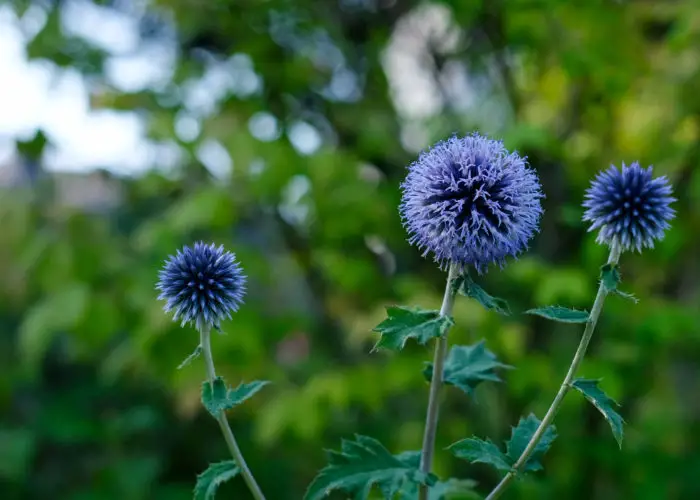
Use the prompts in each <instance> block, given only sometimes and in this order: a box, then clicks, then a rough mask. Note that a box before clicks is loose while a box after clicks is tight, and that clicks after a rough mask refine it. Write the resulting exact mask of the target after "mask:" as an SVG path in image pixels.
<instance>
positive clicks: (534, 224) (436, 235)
mask: <svg viewBox="0 0 700 500" xmlns="http://www.w3.org/2000/svg"><path fill="white" fill-rule="evenodd" d="M408 170H409V171H408V175H407V177H406V180H405V181H404V183H403V184H402V186H401V187H402V189H403V197H402V201H401V206H400V213H401V218H402V221H403V224H404V226H405V227H406V229H407V231H408V233H409V242H410V243H411V244H414V245H416V246H417V247H418V248H420V249H421V250H423V256H426V255H427V254H429V253H432V254H433V257H434V259H435V261H436V262H438V263H439V264H440V266H441V267H444V266H445V265H447V264H449V263H455V264H461V265H467V266H473V267H475V268H476V269H477V271H478V272H483V271H484V270H485V269H486V268H487V267H488V266H489V265H490V264H499V265H501V266H502V265H503V264H504V263H505V259H506V257H508V256H513V257H515V256H517V255H518V254H519V253H520V252H522V251H524V250H526V249H527V247H528V242H529V240H530V239H531V238H532V236H533V235H534V233H535V232H537V230H538V224H539V220H540V217H541V215H542V206H541V202H540V200H541V198H543V197H544V196H543V194H542V192H541V187H540V183H539V181H538V178H537V175H536V174H535V172H534V171H533V170H531V169H530V168H528V166H527V163H526V160H525V158H523V157H521V156H519V155H518V154H517V153H510V152H509V151H507V150H506V149H505V147H504V146H503V143H502V142H501V141H496V140H491V139H488V138H486V137H483V136H481V135H479V134H472V135H470V136H467V137H463V138H458V137H452V138H450V139H448V140H445V141H441V142H438V143H437V144H435V145H434V146H433V147H432V148H430V149H429V150H428V151H426V152H424V153H422V154H421V155H420V157H419V158H418V160H417V161H415V162H414V163H413V164H411V165H410V166H409V167H408Z"/></svg>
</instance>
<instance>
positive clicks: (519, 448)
mask: <svg viewBox="0 0 700 500" xmlns="http://www.w3.org/2000/svg"><path fill="white" fill-rule="evenodd" d="M539 425H540V420H539V419H538V418H537V417H536V416H535V415H533V414H532V413H531V414H530V415H528V416H527V417H521V418H520V422H518V425H517V426H516V427H513V430H512V433H511V436H510V440H509V441H508V442H507V443H506V455H507V456H508V458H509V459H510V461H511V463H513V464H514V463H515V462H516V461H517V460H518V458H520V455H522V453H523V451H525V448H526V447H527V444H528V443H529V442H530V439H531V438H532V436H533V434H535V431H536V430H537V427H539ZM556 437H557V430H556V427H554V426H553V425H550V426H549V427H547V430H545V431H544V434H543V435H542V439H540V441H539V443H537V446H536V447H535V451H533V452H532V455H530V458H528V460H527V462H526V463H525V467H524V468H523V470H524V471H525V472H529V471H537V470H541V469H542V464H541V463H540V460H541V459H542V457H543V456H544V454H545V453H547V450H549V447H550V446H551V445H552V442H553V441H554V440H555V439H556Z"/></svg>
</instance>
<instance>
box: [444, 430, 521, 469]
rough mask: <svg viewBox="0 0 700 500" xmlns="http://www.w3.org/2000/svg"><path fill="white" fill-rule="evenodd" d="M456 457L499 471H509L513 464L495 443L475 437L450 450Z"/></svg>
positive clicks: (459, 442) (464, 440)
mask: <svg viewBox="0 0 700 500" xmlns="http://www.w3.org/2000/svg"><path fill="white" fill-rule="evenodd" d="M448 449H449V450H450V451H451V452H452V454H453V455H454V456H456V457H457V458H461V459H463V460H469V461H470V462H474V463H482V464H488V465H491V466H493V467H495V468H496V469H498V470H502V471H509V470H511V468H512V465H513V462H512V461H511V460H510V459H509V458H508V457H507V456H506V455H504V454H503V452H502V451H501V450H499V449H498V446H496V445H495V444H494V443H493V441H491V440H490V439H487V440H486V441H483V440H481V439H479V438H476V437H473V438H468V439H462V440H461V441H457V442H456V443H453V444H452V445H450V447H449V448H448Z"/></svg>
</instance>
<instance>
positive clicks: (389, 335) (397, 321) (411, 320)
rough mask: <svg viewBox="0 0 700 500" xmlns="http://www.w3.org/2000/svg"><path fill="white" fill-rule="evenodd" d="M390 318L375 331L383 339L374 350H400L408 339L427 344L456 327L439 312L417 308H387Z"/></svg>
mask: <svg viewBox="0 0 700 500" xmlns="http://www.w3.org/2000/svg"><path fill="white" fill-rule="evenodd" d="M386 312H387V315H388V318H387V319H385V320H384V321H382V322H381V323H379V324H378V325H377V326H376V327H375V328H374V330H373V331H375V332H378V333H379V334H380V335H381V337H380V338H379V341H378V342H377V344H376V345H375V346H374V349H373V350H376V349H379V348H382V347H383V348H385V349H391V350H395V351H397V350H400V349H403V347H404V346H405V345H406V341H407V340H408V339H415V340H416V341H417V342H418V343H419V344H425V343H426V342H428V341H429V340H430V339H432V338H436V337H441V336H442V335H444V334H445V332H447V330H449V329H450V327H451V326H452V325H454V321H453V320H452V318H451V317H449V316H440V313H439V312H438V311H429V310H426V309H420V308H417V307H403V306H390V307H387V308H386Z"/></svg>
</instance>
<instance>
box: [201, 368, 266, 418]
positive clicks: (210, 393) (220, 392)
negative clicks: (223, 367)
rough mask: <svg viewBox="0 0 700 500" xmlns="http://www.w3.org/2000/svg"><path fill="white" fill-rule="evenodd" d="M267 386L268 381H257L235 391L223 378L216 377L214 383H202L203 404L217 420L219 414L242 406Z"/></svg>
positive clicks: (241, 386) (242, 385) (243, 385)
mask: <svg viewBox="0 0 700 500" xmlns="http://www.w3.org/2000/svg"><path fill="white" fill-rule="evenodd" d="M267 384H269V382H268V381H266V380H255V381H253V382H250V383H248V384H243V383H242V384H240V385H239V386H238V387H236V388H235V389H229V388H227V387H226V382H224V379H223V378H221V377H216V378H215V379H214V382H213V383H209V382H208V381H206V382H203V383H202V404H203V405H204V407H205V408H206V409H207V411H208V412H209V413H211V415H212V416H213V417H214V418H216V417H218V416H219V412H221V411H226V410H230V409H231V408H233V407H235V406H238V405H240V404H241V403H243V402H244V401H245V400H247V399H249V398H250V397H252V396H254V395H255V394H256V393H257V392H258V391H260V389H262V388H263V387H265V386H266V385H267Z"/></svg>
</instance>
